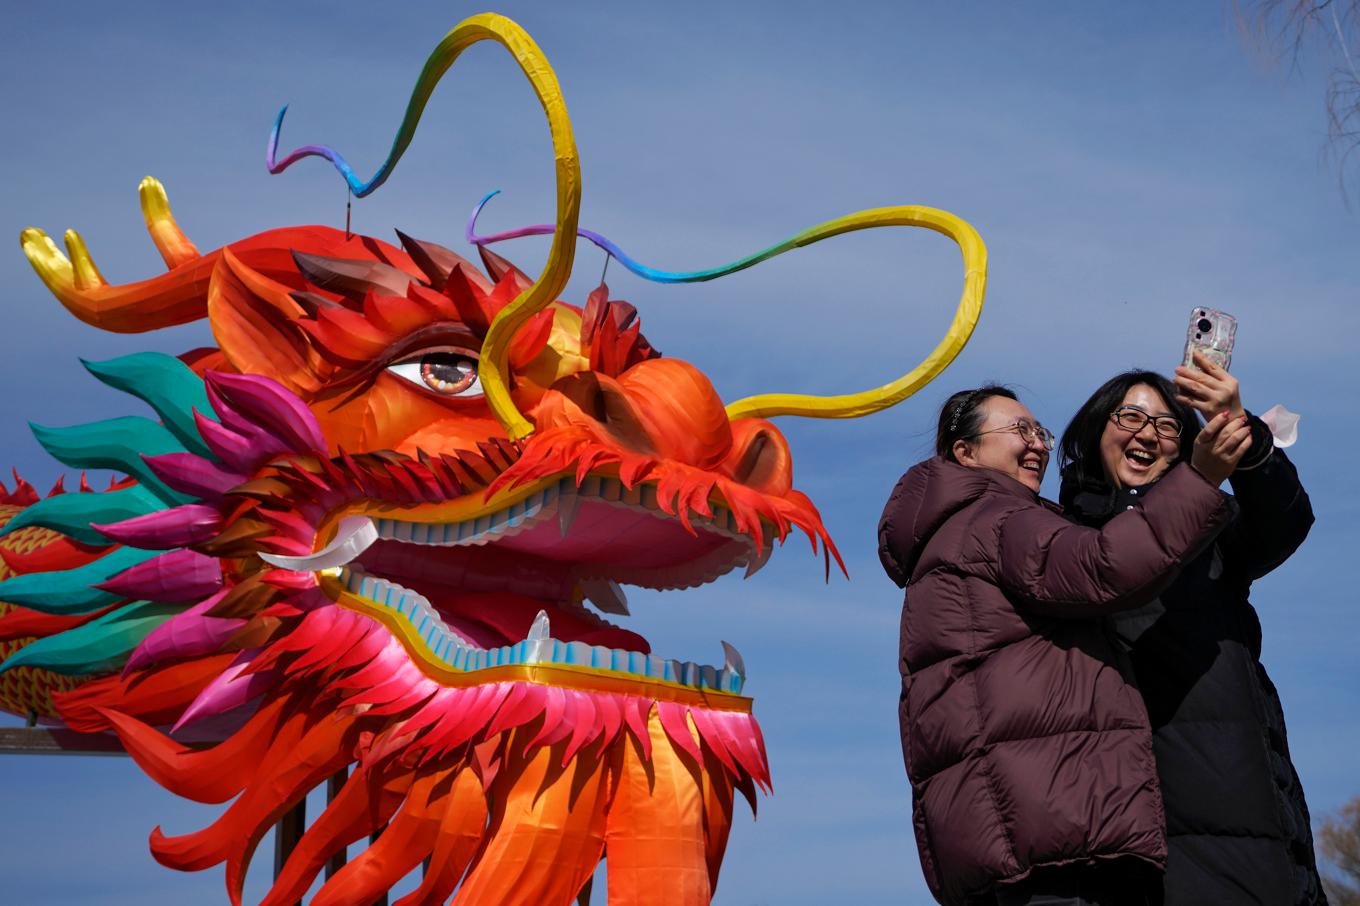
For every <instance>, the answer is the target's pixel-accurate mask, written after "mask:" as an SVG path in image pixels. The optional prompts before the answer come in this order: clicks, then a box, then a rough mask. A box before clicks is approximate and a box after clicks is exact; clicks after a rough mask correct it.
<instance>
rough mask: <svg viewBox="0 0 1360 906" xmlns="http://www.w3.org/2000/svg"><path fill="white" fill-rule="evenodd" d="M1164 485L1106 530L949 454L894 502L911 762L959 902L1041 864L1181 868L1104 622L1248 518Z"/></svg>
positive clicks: (915, 473) (884, 551) (1146, 736)
mask: <svg viewBox="0 0 1360 906" xmlns="http://www.w3.org/2000/svg"><path fill="white" fill-rule="evenodd" d="M1162 488H1163V490H1164V491H1165V493H1158V494H1157V495H1155V496H1156V499H1155V500H1149V501H1147V503H1145V504H1144V505H1142V506H1140V507H1137V508H1135V509H1132V510H1130V511H1128V512H1126V513H1123V514H1121V515H1119V516H1116V517H1115V518H1114V519H1112V520H1110V521H1109V522H1108V523H1107V524H1106V525H1105V526H1104V528H1102V529H1100V530H1098V531H1097V530H1094V529H1090V528H1086V527H1083V526H1077V525H1073V524H1072V523H1071V522H1068V521H1067V520H1066V519H1064V518H1063V517H1062V516H1060V515H1059V514H1058V513H1057V511H1056V508H1054V507H1051V506H1050V505H1049V504H1047V503H1045V502H1041V501H1040V500H1038V498H1036V496H1035V494H1034V493H1033V492H1032V491H1030V490H1029V489H1028V488H1026V487H1024V486H1023V485H1021V484H1020V483H1019V482H1017V481H1015V480H1013V479H1011V478H1009V477H1007V476H1005V475H1002V474H1000V473H999V472H993V471H990V470H986V469H968V468H965V467H963V466H959V465H956V464H954V463H950V462H947V461H945V460H943V459H940V458H935V459H931V460H928V461H926V462H923V463H920V464H919V465H916V466H914V467H913V468H912V469H911V470H909V471H908V472H907V474H906V475H904V476H902V480H901V481H899V482H898V484H897V487H896V488H895V489H894V490H893V493H892V496H891V498H889V500H888V504H887V507H886V508H885V509H884V512H883V519H882V521H881V522H880V523H879V556H880V558H881V559H882V561H883V566H884V569H886V570H887V572H888V575H889V576H890V577H891V578H892V579H893V581H894V582H896V583H897V584H898V585H905V586H906V588H907V594H906V601H905V603H904V604H903V607H902V630H901V632H902V634H901V641H900V654H901V661H900V668H901V672H902V697H901V702H900V707H899V717H900V719H901V724H902V752H903V755H904V757H905V759H906V764H907V775H908V777H909V778H910V780H911V787H912V812H913V815H912V817H913V823H914V825H915V830H916V842H917V847H918V849H919V851H920V856H921V867H922V869H923V870H924V872H925V876H926V881H927V883H929V885H930V888H931V891H932V892H933V893H934V894H935V897H936V899H938V900H939V901H940V902H941V903H945V904H949V906H955V904H960V906H961V904H964V903H966V902H967V901H968V900H969V899H970V898H971V897H973V896H977V895H985V894H987V892H988V891H991V890H992V889H993V888H994V887H995V886H996V885H997V884H1004V883H1006V882H1009V881H1016V880H1019V879H1021V878H1024V877H1026V876H1028V875H1029V873H1030V872H1031V870H1032V869H1034V868H1037V867H1040V866H1059V865H1068V864H1081V863H1089V862H1095V861H1105V860H1110V859H1118V858H1121V857H1126V858H1130V857H1131V858H1133V859H1140V860H1144V861H1145V862H1147V863H1151V864H1152V865H1155V866H1158V867H1162V866H1164V865H1165V862H1166V836H1165V821H1164V818H1163V815H1162V803H1161V795H1160V791H1159V790H1158V787H1157V774H1156V768H1155V766H1154V763H1153V757H1152V743H1151V732H1150V730H1149V727H1148V718H1147V713H1146V711H1145V710H1144V708H1143V704H1142V701H1141V699H1140V698H1139V695H1138V692H1137V690H1136V689H1135V688H1133V687H1132V686H1131V685H1130V683H1129V680H1128V679H1127V677H1126V676H1125V675H1124V674H1123V673H1122V672H1121V669H1120V667H1119V661H1118V659H1117V656H1116V653H1115V648H1114V646H1113V644H1112V640H1111V639H1110V637H1109V635H1108V630H1107V629H1106V627H1105V624H1104V623H1103V622H1102V621H1101V620H1100V619H1098V618H1099V617H1103V616H1106V615H1108V614H1110V613H1111V612H1113V611H1116V610H1120V609H1124V608H1129V607H1136V606H1139V605H1140V604H1142V603H1145V602H1146V601H1148V600H1150V599H1151V598H1152V597H1153V596H1155V595H1156V594H1157V593H1158V592H1159V591H1160V590H1161V589H1162V588H1164V587H1165V586H1166V584H1167V583H1168V582H1169V581H1170V580H1171V579H1172V578H1173V577H1174V575H1175V573H1176V571H1177V569H1178V567H1179V565H1180V564H1182V563H1184V562H1186V561H1187V560H1189V559H1191V558H1192V557H1194V555H1195V554H1197V553H1198V552H1199V551H1200V550H1202V549H1203V548H1204V547H1205V546H1206V545H1207V544H1208V543H1209V542H1210V541H1211V540H1212V539H1213V537H1214V536H1215V535H1216V534H1217V533H1218V531H1219V530H1220V529H1222V527H1223V526H1224V525H1225V524H1226V523H1227V522H1228V521H1229V520H1230V518H1231V517H1232V515H1233V513H1234V504H1233V502H1232V498H1230V497H1229V496H1228V495H1226V494H1223V493H1222V492H1220V491H1219V490H1218V489H1216V488H1214V487H1211V486H1210V485H1209V483H1208V482H1207V481H1205V480H1204V479H1203V478H1201V477H1200V476H1199V475H1198V474H1197V473H1196V472H1194V471H1193V470H1192V469H1191V468H1190V467H1189V466H1187V465H1179V466H1177V467H1175V468H1174V469H1172V471H1171V472H1170V473H1168V475H1167V476H1166V478H1164V479H1162Z"/></svg>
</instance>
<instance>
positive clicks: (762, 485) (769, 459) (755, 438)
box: [732, 428, 791, 494]
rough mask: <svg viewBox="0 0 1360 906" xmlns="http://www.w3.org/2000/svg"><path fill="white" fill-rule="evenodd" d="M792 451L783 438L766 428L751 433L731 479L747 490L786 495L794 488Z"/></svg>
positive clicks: (733, 469)
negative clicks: (791, 461)
mask: <svg viewBox="0 0 1360 906" xmlns="http://www.w3.org/2000/svg"><path fill="white" fill-rule="evenodd" d="M790 471H791V469H790V467H789V449H788V446H787V444H785V443H784V441H783V437H782V436H779V435H776V434H774V433H772V432H771V431H769V430H766V429H764V428H760V429H757V430H756V431H754V432H752V433H751V434H750V436H749V440H747V442H746V445H745V448H744V449H742V451H741V455H740V456H739V457H738V458H737V462H736V465H735V466H733V468H732V477H733V478H735V479H736V480H737V481H739V482H741V483H742V484H744V485H747V486H748V487H753V488H758V489H760V490H762V491H765V492H767V493H775V494H783V493H784V492H786V491H787V490H788V489H789V487H791V476H790Z"/></svg>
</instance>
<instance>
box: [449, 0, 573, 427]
mask: <svg viewBox="0 0 1360 906" xmlns="http://www.w3.org/2000/svg"><path fill="white" fill-rule="evenodd" d="M488 38H490V39H492V40H495V41H498V42H499V43H500V44H502V45H503V46H504V47H505V48H506V50H508V51H510V53H511V54H512V55H513V56H514V58H515V61H516V62H517V63H519V66H520V69H522V70H523V71H524V75H525V76H526V77H528V79H529V82H530V83H531V84H532V85H533V88H534V93H535V94H537V95H538V100H539V102H540V103H541V104H542V105H543V112H544V113H545V114H547V117H548V128H549V131H550V132H551V135H552V143H553V155H554V157H555V159H556V163H557V217H556V223H557V229H556V230H555V231H554V232H553V239H552V248H550V249H549V250H548V261H547V263H546V264H545V265H544V266H543V272H542V273H541V274H539V277H538V279H537V280H536V281H534V283H533V285H532V286H530V287H529V288H528V289H526V290H525V291H524V292H522V293H521V294H520V295H519V296H517V297H516V298H515V299H514V301H512V302H510V304H508V305H506V306H505V307H504V308H502V309H501V310H500V312H498V313H497V315H496V317H495V319H494V320H493V321H492V322H491V326H490V327H489V328H488V329H487V333H486V339H485V340H484V341H483V343H482V355H481V361H482V363H483V367H482V368H481V369H480V371H481V379H482V391H483V393H485V395H486V402H487V405H488V406H490V408H491V411H492V412H493V413H494V414H495V416H496V419H497V420H498V421H499V422H500V423H501V425H502V426H504V428H505V430H506V433H507V434H508V435H509V436H510V439H511V440H519V439H520V438H522V437H526V436H528V435H529V434H531V433H532V432H533V430H534V426H533V425H532V424H531V423H530V422H529V420H528V419H526V418H525V417H524V415H523V414H522V413H521V412H520V411H519V409H518V408H517V407H516V406H515V403H514V401H513V400H511V398H510V391H509V388H508V386H507V382H506V372H507V369H508V358H509V353H510V341H511V340H512V339H513V338H514V336H515V333H516V331H518V330H519V329H520V328H521V327H523V326H524V325H525V324H526V323H528V321H529V319H530V318H532V317H533V316H534V315H536V314H538V313H539V312H540V311H542V310H543V309H545V308H547V307H548V306H549V305H551V304H552V303H553V300H555V299H556V298H557V296H558V294H559V293H561V291H562V289H563V287H565V286H566V284H567V278H568V277H570V276H571V265H572V261H573V260H574V259H575V257H576V229H577V222H578V220H579V218H580V213H581V162H580V160H579V159H578V157H577V154H576V140H575V139H574V138H573V137H572V132H571V120H570V118H569V117H568V116H567V105H566V101H565V100H564V99H563V97H562V89H561V88H560V87H559V86H558V84H557V76H556V75H555V74H554V73H553V71H552V67H551V66H550V65H549V64H548V60H547V57H545V56H544V55H543V51H541V50H540V49H539V48H538V45H537V44H535V43H534V39H533V38H531V37H529V35H528V33H527V32H525V31H524V29H522V28H520V27H519V25H517V24H516V23H514V22H512V21H511V20H509V19H507V18H505V17H504V16H497V15H494V14H485V15H480V16H473V17H472V18H470V19H467V20H465V21H464V22H463V23H462V24H460V25H459V26H458V27H456V28H455V29H454V30H453V31H451V32H449V34H448V36H447V37H446V38H445V39H444V40H443V42H441V43H440V45H439V49H437V50H436V51H435V54H436V55H439V54H440V51H441V50H443V51H444V53H445V54H447V55H448V64H451V63H452V62H453V59H454V58H455V57H456V56H457V55H458V54H459V53H461V52H462V50H463V49H464V48H465V47H467V46H469V45H471V44H473V43H476V42H477V41H482V40H486V39H488ZM431 62H433V57H432V58H431ZM448 64H445V68H447V65H448ZM429 65H430V64H429V63H427V64H426V67H427V68H428V67H429Z"/></svg>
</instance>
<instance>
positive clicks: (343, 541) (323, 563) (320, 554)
mask: <svg viewBox="0 0 1360 906" xmlns="http://www.w3.org/2000/svg"><path fill="white" fill-rule="evenodd" d="M378 535H379V532H378V530H377V528H375V527H374V525H373V521H372V520H371V519H369V518H368V517H367V516H346V517H345V518H344V519H341V520H340V525H339V528H338V530H337V531H336V534H335V540H334V541H332V542H331V543H330V544H328V545H326V546H325V547H323V548H322V549H321V550H319V551H317V552H316V553H314V554H310V555H309V556H306V557H287V556H283V555H281V554H265V553H261V554H260V559H261V560H263V561H264V562H266V563H268V564H269V565H270V566H276V567H278V568H279V569H293V570H298V571H300V572H316V571H318V570H323V569H334V568H335V567H337V566H344V565H345V564H346V563H349V562H350V561H351V560H353V559H354V558H355V557H357V556H359V555H360V554H362V553H363V552H364V551H366V550H368V548H369V547H370V546H371V545H372V544H373V542H375V541H377V540H378Z"/></svg>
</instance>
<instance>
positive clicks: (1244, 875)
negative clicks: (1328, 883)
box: [1061, 418, 1326, 906]
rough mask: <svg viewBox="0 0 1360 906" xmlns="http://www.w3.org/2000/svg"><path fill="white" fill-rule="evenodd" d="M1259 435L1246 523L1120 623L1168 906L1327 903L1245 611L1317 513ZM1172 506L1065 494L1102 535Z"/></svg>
mask: <svg viewBox="0 0 1360 906" xmlns="http://www.w3.org/2000/svg"><path fill="white" fill-rule="evenodd" d="M1252 428H1253V432H1252V433H1253V437H1252V452H1251V453H1250V454H1249V455H1248V458H1247V460H1245V461H1244V463H1243V466H1242V467H1241V468H1239V469H1238V471H1237V472H1236V473H1235V474H1234V475H1233V476H1232V478H1231V479H1230V481H1231V484H1232V489H1233V493H1234V494H1235V495H1236V498H1237V502H1238V506H1239V508H1240V509H1239V515H1238V516H1237V518H1236V519H1235V520H1234V521H1233V522H1232V523H1231V524H1230V525H1229V526H1228V527H1227V528H1226V529H1224V531H1223V533H1222V534H1221V535H1219V537H1218V539H1217V541H1216V542H1215V543H1214V544H1213V545H1212V546H1211V547H1210V548H1209V549H1208V550H1206V551H1205V552H1204V553H1203V554H1201V555H1200V556H1199V557H1198V558H1197V559H1195V560H1194V561H1193V562H1192V563H1190V564H1189V565H1187V566H1186V567H1185V569H1184V570H1183V571H1182V573H1181V575H1180V577H1179V578H1178V579H1177V580H1176V581H1175V582H1174V583H1172V585H1171V586H1170V587H1169V588H1167V589H1166V591H1164V592H1162V594H1161V596H1160V597H1159V599H1158V600H1156V601H1154V602H1152V603H1151V604H1149V605H1147V606H1145V607H1142V608H1139V609H1138V610H1133V611H1126V612H1124V613H1120V614H1116V615H1114V616H1112V617H1110V618H1109V620H1110V624H1111V626H1112V628H1113V629H1114V632H1115V634H1116V636H1117V637H1118V638H1119V639H1120V640H1121V642H1122V647H1123V649H1124V651H1125V652H1126V654H1127V656H1128V657H1129V659H1130V660H1131V662H1132V668H1133V671H1134V675H1135V676H1136V678H1137V681H1138V684H1139V687H1140V689H1141V691H1142V695H1143V700H1144V702H1145V703H1146V704H1147V709H1148V716H1149V718H1150V719H1151V723H1152V732H1153V751H1154V753H1155V755H1156V759H1157V774H1158V779H1159V780H1160V783H1161V787H1162V796H1163V799H1164V802H1165V809H1166V823H1167V844H1168V848H1169V855H1168V859H1167V869H1166V906H1206V904H1213V906H1296V904H1298V906H1314V904H1325V903H1326V897H1325V895H1324V894H1323V892H1322V887H1321V884H1320V883H1319V880H1318V871H1317V865H1316V862H1315V859H1314V856H1313V839H1312V832H1311V830H1310V828H1309V818H1308V806H1307V803H1305V802H1304V797H1303V788H1302V786H1301V785H1300V784H1299V778H1298V775H1297V774H1296V773H1295V772H1294V766H1293V765H1292V764H1291V763H1290V760H1289V746H1288V743H1287V741H1286V738H1285V726H1284V713H1283V711H1282V710H1281V708H1280V698H1279V695H1278V694H1277V693H1276V691H1275V687H1274V685H1272V684H1271V682H1270V677H1268V676H1267V675H1266V671H1265V668H1264V667H1263V666H1262V665H1261V661H1260V656H1261V625H1260V622H1259V621H1258V620H1257V617H1256V611H1255V610H1254V609H1253V608H1252V606H1251V604H1250V603H1249V602H1248V600H1247V593H1248V590H1249V589H1250V587H1251V583H1252V580H1253V579H1256V578H1259V577H1260V576H1263V575H1265V574H1266V573H1268V572H1270V570H1272V569H1274V568H1275V567H1276V566H1278V565H1279V564H1280V563H1282V562H1284V560H1285V559H1286V558H1287V557H1289V555H1290V554H1292V553H1293V552H1294V549H1295V548H1297V547H1298V546H1299V545H1300V544H1301V543H1302V542H1303V539H1304V537H1305V536H1306V535H1307V534H1308V529H1309V527H1310V526H1311V525H1312V524H1313V511H1312V507H1311V506H1310V505H1309V502H1308V495H1307V494H1306V493H1305V492H1304V490H1303V487H1302V485H1300V484H1299V478H1298V474H1297V473H1296V472H1295V470H1294V466H1293V464H1292V463H1290V461H1289V459H1288V458H1287V457H1286V456H1285V455H1284V453H1283V452H1281V451H1280V450H1277V449H1274V448H1273V444H1272V443H1271V440H1270V432H1269V430H1268V429H1267V428H1266V426H1265V425H1264V424H1263V423H1261V422H1260V420H1259V419H1254V418H1253V420H1252ZM1167 490H1170V489H1169V488H1167ZM1161 492H1162V489H1161V488H1159V487H1158V486H1157V485H1149V486H1146V487H1145V488H1134V489H1125V490H1123V491H1121V492H1119V493H1115V492H1113V491H1112V490H1110V489H1109V488H1100V487H1086V488H1076V487H1073V486H1071V484H1070V483H1064V487H1063V490H1062V494H1061V499H1062V501H1063V503H1064V506H1065V507H1066V508H1067V511H1068V513H1069V515H1071V516H1072V517H1073V518H1074V519H1076V520H1077V521H1079V522H1082V523H1083V524H1086V525H1091V526H1099V525H1103V524H1104V523H1105V522H1106V521H1108V520H1109V519H1110V518H1111V517H1112V516H1113V515H1115V514H1117V513H1120V512H1123V511H1124V510H1125V509H1126V508H1127V507H1129V506H1131V505H1133V504H1134V503H1136V502H1138V501H1140V500H1142V499H1143V498H1144V497H1147V496H1150V497H1152V498H1154V499H1155V497H1156V496H1157V495H1158V494H1159V493H1161Z"/></svg>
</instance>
